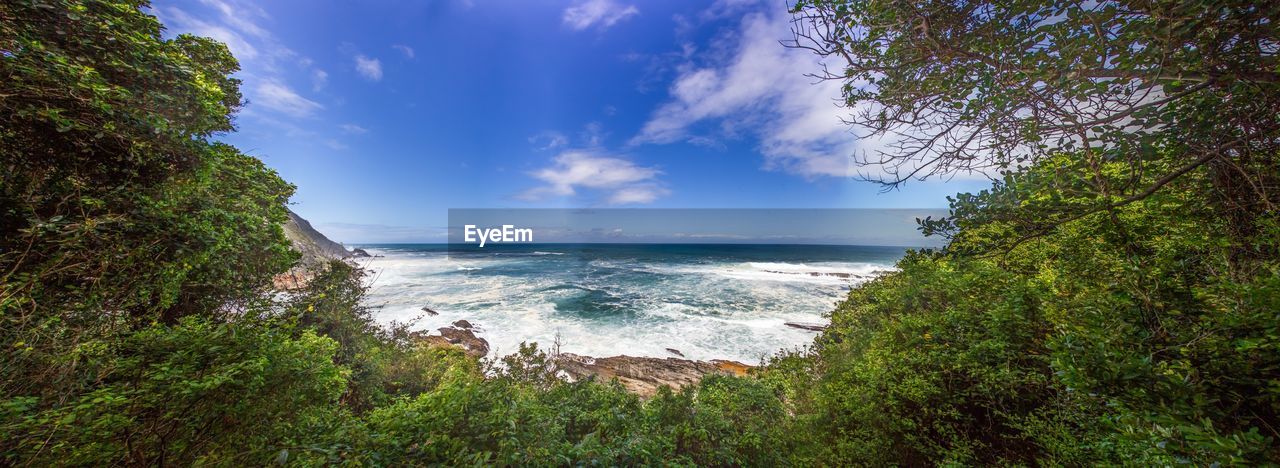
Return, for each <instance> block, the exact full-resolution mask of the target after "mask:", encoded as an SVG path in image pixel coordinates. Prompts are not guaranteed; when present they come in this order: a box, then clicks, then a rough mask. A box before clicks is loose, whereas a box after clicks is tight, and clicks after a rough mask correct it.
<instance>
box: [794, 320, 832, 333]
mask: <svg viewBox="0 0 1280 468" xmlns="http://www.w3.org/2000/svg"><path fill="white" fill-rule="evenodd" d="M784 325H786V326H788V327H791V328H799V329H801V330H809V331H816V332H820V331H823V330H826V329H827V326H826V325H823V324H821V323H813V322H787V323H785V324H784Z"/></svg>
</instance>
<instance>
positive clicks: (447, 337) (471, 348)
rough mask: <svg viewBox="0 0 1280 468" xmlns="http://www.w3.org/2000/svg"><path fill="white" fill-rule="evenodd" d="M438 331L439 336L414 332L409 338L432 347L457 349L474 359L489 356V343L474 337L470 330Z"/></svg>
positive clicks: (443, 329) (450, 328) (445, 329)
mask: <svg viewBox="0 0 1280 468" xmlns="http://www.w3.org/2000/svg"><path fill="white" fill-rule="evenodd" d="M438 331H439V332H440V334H439V335H431V334H427V333H423V332H415V333H412V334H410V335H409V336H410V337H412V338H414V339H416V340H418V341H420V342H423V343H426V344H427V345H428V346H432V347H439V348H458V349H461V350H462V351H463V352H465V353H467V355H468V356H471V357H475V358H481V357H484V356H485V355H486V354H489V342H488V341H487V340H485V339H484V338H480V337H478V336H476V334H475V333H473V332H472V331H471V330H463V329H459V328H453V327H443V328H440V329H439V330H438Z"/></svg>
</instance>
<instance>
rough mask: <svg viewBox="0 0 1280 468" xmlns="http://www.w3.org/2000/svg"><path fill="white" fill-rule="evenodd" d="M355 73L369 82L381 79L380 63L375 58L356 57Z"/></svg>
mask: <svg viewBox="0 0 1280 468" xmlns="http://www.w3.org/2000/svg"><path fill="white" fill-rule="evenodd" d="M356 71H357V72H359V73H360V75H361V76H363V77H365V78H368V79H369V80H371V81H378V80H381V79H382V62H380V61H378V59H376V58H369V57H366V56H364V55H356Z"/></svg>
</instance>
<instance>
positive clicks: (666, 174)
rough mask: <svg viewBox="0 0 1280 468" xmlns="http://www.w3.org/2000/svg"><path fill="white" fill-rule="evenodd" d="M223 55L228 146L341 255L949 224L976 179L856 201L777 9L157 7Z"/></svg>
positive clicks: (227, 1)
mask: <svg viewBox="0 0 1280 468" xmlns="http://www.w3.org/2000/svg"><path fill="white" fill-rule="evenodd" d="M152 13H154V14H156V15H157V16H158V17H159V18H160V19H161V21H162V22H164V24H165V25H166V26H167V28H168V30H169V33H170V34H176V33H181V32H190V33H194V34H199V35H205V36H211V37H214V38H216V39H219V40H221V41H223V42H226V43H227V44H228V45H229V46H230V47H231V50H232V52H233V53H235V54H236V56H237V57H238V58H239V59H240V61H241V66H242V68H243V70H242V72H240V74H239V75H238V76H239V77H240V78H241V79H242V80H243V81H244V83H243V85H242V89H243V92H244V94H245V97H246V98H247V99H248V101H249V104H248V105H247V106H246V107H245V108H244V110H242V111H241V114H240V115H239V117H238V118H237V124H238V127H239V131H238V132H236V133H233V134H229V135H223V136H221V137H220V138H221V139H223V140H225V141H227V142H229V143H232V144H234V145H236V146H238V147H239V148H241V149H242V150H245V151H246V152H248V153H249V154H252V155H255V156H257V157H259V158H261V159H262V160H264V161H265V162H266V163H267V164H268V165H270V166H271V167H273V168H275V169H276V170H277V171H279V172H280V174H281V175H283V176H284V177H285V179H287V180H289V181H290V182H292V183H294V184H295V185H297V186H298V190H297V193H296V194H295V195H294V198H293V206H292V208H293V209H294V211H296V212H298V213H299V214H301V215H302V216H303V217H305V218H308V219H310V220H311V221H312V222H313V224H315V225H316V226H317V227H318V228H319V229H321V230H322V231H324V232H325V233H327V234H329V235H330V237H333V238H335V239H336V240H339V241H343V242H347V243H359V242H396V241H429V240H434V236H439V235H440V233H441V232H442V230H441V229H442V227H443V226H444V225H445V224H446V218H447V212H448V209H449V208H494V207H504V208H544V207H546V208H565V207H656V208H863V207H874V208H941V207H945V206H946V199H945V197H946V196H947V195H950V194H953V193H956V192H962V191H973V190H978V189H981V188H983V187H985V186H987V185H988V183H987V182H985V181H983V180H980V179H977V178H967V179H957V180H951V181H949V182H941V181H925V182H913V183H909V184H907V185H906V186H905V187H903V188H901V189H900V190H897V191H892V192H888V193H880V187H879V186H877V185H875V184H873V183H869V182H862V181H859V180H857V179H856V178H855V177H852V176H854V175H857V174H858V173H859V172H864V173H873V174H874V173H876V172H877V169H876V168H874V167H861V166H858V165H856V164H854V162H853V158H852V157H851V155H853V154H856V153H857V152H865V151H875V149H876V148H882V147H883V146H882V144H881V143H880V142H879V141H875V140H873V139H869V138H868V139H859V138H858V137H857V136H856V135H854V134H853V133H851V130H850V129H849V128H848V127H846V126H843V125H841V124H840V122H839V119H840V117H842V116H847V115H849V114H850V112H849V110H848V109H843V108H840V107H838V106H836V99H837V98H838V97H839V88H838V85H837V84H835V83H815V80H814V79H812V78H809V77H806V76H805V73H811V72H814V71H816V70H818V67H819V63H818V62H817V59H816V57H814V56H812V55H810V54H808V53H806V52H804V51H799V50H791V49H786V48H784V47H782V46H781V45H780V44H779V43H778V41H779V40H783V39H786V38H788V37H789V25H788V19H789V17H788V15H787V14H786V5H785V3H783V2H781V1H773V0H769V1H751V0H732V1H730V0H719V1H706V2H695V1H673V2H636V1H628V0H570V1H559V2H533V1H520V2H517V1H510V2H491V1H486V0H470V1H467V0H442V1H411V2H410V1H371V2H360V3H359V5H353V2H338V1H291V0H287V1H271V2H249V1H244V2H241V1H236V0H190V1H186V0H183V1H170V0H160V1H156V2H154V4H153V5H152Z"/></svg>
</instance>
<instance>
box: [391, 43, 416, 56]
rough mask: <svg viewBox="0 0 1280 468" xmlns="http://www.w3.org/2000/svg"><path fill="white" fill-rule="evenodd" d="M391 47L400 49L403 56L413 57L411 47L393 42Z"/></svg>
mask: <svg viewBox="0 0 1280 468" xmlns="http://www.w3.org/2000/svg"><path fill="white" fill-rule="evenodd" d="M391 48H392V49H395V50H398V51H400V53H402V54H404V56H405V58H413V55H414V53H413V47H409V46H407V45H403V44H395V45H392V46H391Z"/></svg>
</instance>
